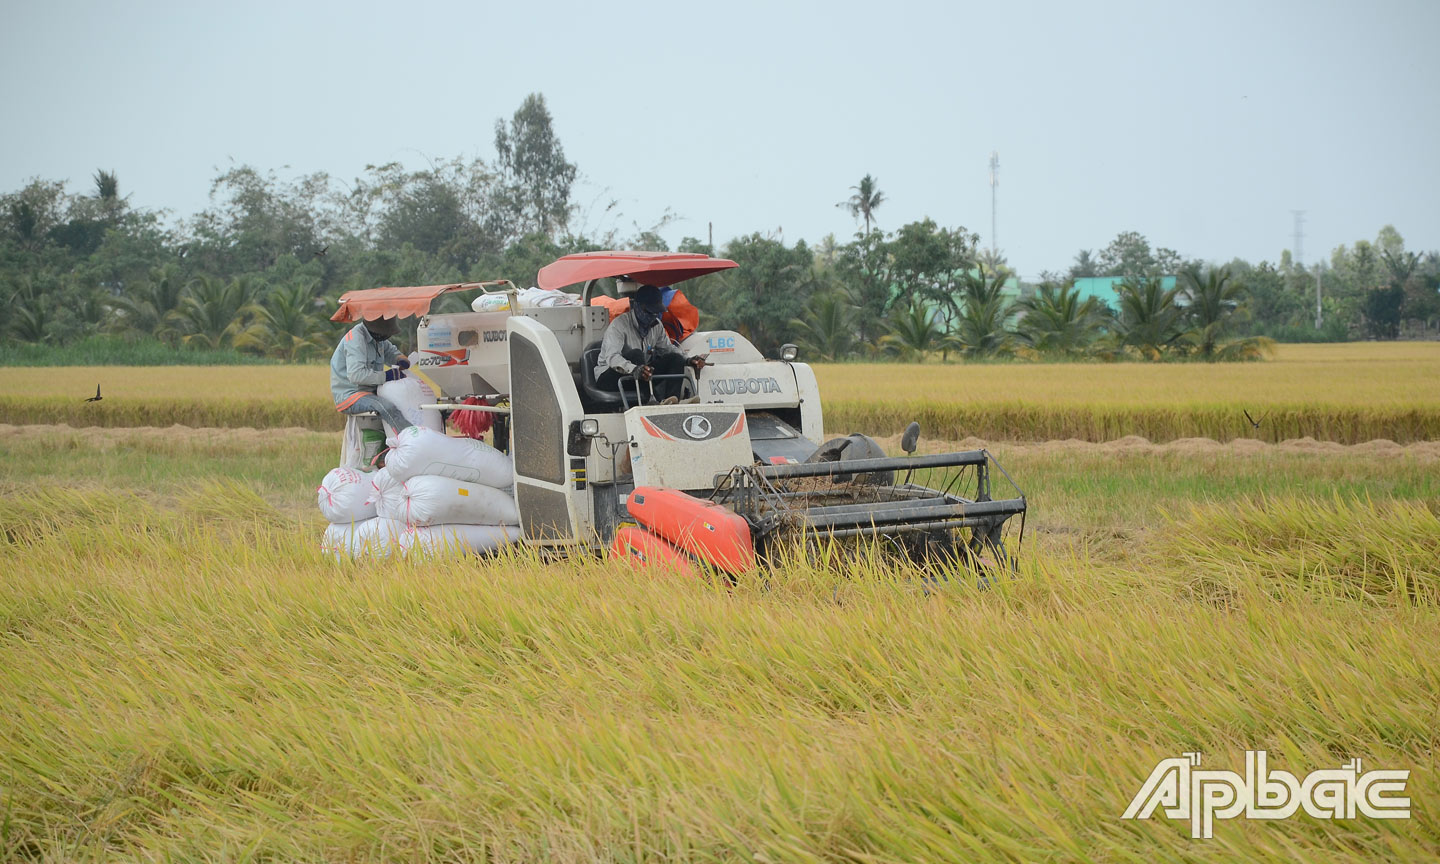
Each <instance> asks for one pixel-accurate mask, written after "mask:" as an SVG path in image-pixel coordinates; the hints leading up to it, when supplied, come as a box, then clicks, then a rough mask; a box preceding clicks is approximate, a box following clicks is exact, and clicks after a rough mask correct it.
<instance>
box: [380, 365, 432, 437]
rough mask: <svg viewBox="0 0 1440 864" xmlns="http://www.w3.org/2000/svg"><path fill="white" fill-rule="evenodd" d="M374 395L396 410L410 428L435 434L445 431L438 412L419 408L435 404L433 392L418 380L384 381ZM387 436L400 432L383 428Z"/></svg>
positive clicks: (414, 378)
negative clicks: (421, 429)
mask: <svg viewBox="0 0 1440 864" xmlns="http://www.w3.org/2000/svg"><path fill="white" fill-rule="evenodd" d="M375 393H376V395H377V396H379V397H380V398H381V399H384V400H385V401H386V402H389V403H390V404H391V405H394V406H395V407H396V408H399V409H400V413H401V414H404V415H405V419H406V420H409V421H410V425H411V426H422V427H424V428H426V429H432V430H434V431H436V432H442V433H443V432H444V431H445V420H444V419H443V418H441V416H440V411H439V410H438V409H434V408H421V407H420V406H421V405H433V404H434V403H435V391H433V390H431V389H430V386H429V385H428V384H426V383H425V382H424V381H421V380H420V379H419V378H416V377H415V376H413V375H407V376H406V377H404V378H401V379H400V380H398V381H386V382H385V383H384V384H381V385H380V386H379V388H377V389H376V391H375ZM385 432H386V434H387V435H388V436H390V437H392V438H393V437H394V436H395V435H396V434H398V433H399V432H400V430H399V429H391V428H390V427H389V426H386V427H385Z"/></svg>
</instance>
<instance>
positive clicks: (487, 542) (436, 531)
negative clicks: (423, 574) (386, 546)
mask: <svg viewBox="0 0 1440 864" xmlns="http://www.w3.org/2000/svg"><path fill="white" fill-rule="evenodd" d="M519 539H520V529H519V528H514V527H511V526H508V525H429V526H423V527H417V528H411V529H410V530H408V531H406V532H405V535H404V536H403V537H401V538H400V550H401V554H404V555H419V556H423V557H430V556H434V555H443V554H451V555H454V554H457V553H474V552H489V551H491V550H494V549H498V548H500V547H501V546H506V545H508V544H510V543H514V542H515V541H517V540H519Z"/></svg>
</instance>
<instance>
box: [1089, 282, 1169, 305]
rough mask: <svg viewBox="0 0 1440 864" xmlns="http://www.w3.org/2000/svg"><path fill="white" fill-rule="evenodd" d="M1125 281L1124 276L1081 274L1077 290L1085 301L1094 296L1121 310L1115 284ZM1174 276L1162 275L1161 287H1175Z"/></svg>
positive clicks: (1165, 288) (1167, 289) (1166, 288)
mask: <svg viewBox="0 0 1440 864" xmlns="http://www.w3.org/2000/svg"><path fill="white" fill-rule="evenodd" d="M1123 281H1125V277H1124V276H1081V277H1080V278H1078V279H1076V280H1075V292H1076V293H1077V294H1079V295H1080V299H1081V300H1082V301H1083V300H1085V298H1087V297H1094V298H1095V299H1097V300H1099V301H1100V302H1101V303H1103V304H1105V305H1106V306H1108V307H1110V308H1111V309H1114V310H1117V311H1118V310H1119V307H1120V303H1119V296H1118V295H1117V294H1116V293H1115V286H1116V285H1119V284H1120V283H1121V282H1123ZM1175 284H1176V279H1175V277H1174V276H1161V277H1160V287H1161V288H1162V289H1163V290H1165V291H1169V290H1171V289H1173V288H1174V287H1175Z"/></svg>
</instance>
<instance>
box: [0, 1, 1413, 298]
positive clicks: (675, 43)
mask: <svg viewBox="0 0 1440 864" xmlns="http://www.w3.org/2000/svg"><path fill="white" fill-rule="evenodd" d="M0 10H3V13H0V14H3V18H0V130H4V134H3V135H0V192H10V191H15V190H17V189H19V188H20V187H21V186H23V185H24V184H25V183H26V182H28V181H29V180H30V179H31V178H35V177H41V178H46V179H53V180H67V181H68V182H69V189H70V191H72V192H88V191H89V190H90V189H91V188H92V185H91V180H90V178H91V175H93V173H94V172H95V171H96V170H97V169H101V168H103V169H106V170H113V171H115V172H116V173H117V174H118V176H119V179H120V184H121V192H122V194H126V195H128V196H129V197H130V201H131V203H132V204H135V205H138V206H142V207H149V208H166V209H168V210H170V211H172V213H173V214H174V216H175V217H176V218H180V217H186V216H189V215H190V214H193V213H195V212H197V211H198V210H201V209H203V208H204V207H206V206H207V204H208V195H209V189H210V181H211V180H212V179H213V178H214V177H215V176H216V175H217V174H219V173H220V172H221V171H224V170H225V169H226V168H228V167H230V166H232V165H239V164H250V165H254V166H256V167H259V168H262V169H276V170H278V171H280V173H281V174H282V176H295V175H297V174H302V173H309V172H313V171H322V170H323V171H326V172H329V173H330V174H332V175H334V176H336V177H337V178H340V179H342V180H349V179H353V178H354V177H356V176H358V175H359V174H361V173H362V172H363V170H364V168H365V166H366V165H367V164H382V163H385V162H390V161H400V162H403V163H404V164H406V165H407V166H408V167H411V168H421V167H424V165H425V164H426V161H427V159H434V158H449V157H454V156H464V157H467V158H468V157H480V158H482V159H486V160H490V159H492V158H493V156H494V146H493V143H494V125H495V121H496V119H497V118H502V117H503V118H509V116H510V115H511V114H512V113H513V112H514V111H515V109H516V108H517V107H519V105H520V103H521V102H522V101H523V100H524V98H525V96H526V95H527V94H529V93H532V92H539V93H543V94H544V96H545V99H546V102H547V103H548V105H549V108H550V111H551V114H552V116H553V118H554V125H555V130H556V133H557V135H558V137H559V139H560V141H561V143H562V144H563V146H564V148H565V153H566V156H567V157H568V158H569V160H570V161H572V162H574V163H576V164H577V165H578V166H579V168H580V175H581V176H580V181H579V182H578V183H577V185H576V188H575V190H574V196H573V197H574V199H575V202H576V203H577V205H579V211H578V213H577V216H576V223H575V224H576V226H577V227H579V228H581V229H585V230H589V231H591V232H598V231H603V230H608V229H611V228H614V229H618V230H619V232H620V235H621V236H633V235H634V234H635V233H637V231H638V229H644V228H649V227H650V226H652V225H654V224H656V223H657V222H659V221H660V220H661V219H662V217H663V216H664V215H665V214H666V213H667V212H669V213H671V214H673V215H674V216H675V217H676V218H675V220H674V221H673V222H671V223H670V224H669V225H668V226H667V227H666V228H665V229H664V230H663V231H662V232H661V233H662V236H664V237H666V238H667V240H669V242H670V243H671V245H672V246H673V245H675V244H676V243H678V241H679V240H680V239H681V238H682V237H684V236H687V235H689V236H694V237H699V238H701V239H704V238H705V237H706V234H707V226H708V225H710V224H712V223H713V226H714V237H715V239H716V241H717V242H719V243H723V242H724V241H725V240H727V239H729V238H731V237H734V236H736V235H740V234H748V233H751V232H760V233H762V234H768V235H771V236H778V237H782V238H783V239H784V240H785V241H787V242H791V243H793V242H794V241H796V240H800V239H804V240H807V241H809V242H812V243H813V242H816V241H819V240H820V239H821V238H823V237H824V236H825V235H827V234H831V233H833V234H835V235H836V237H837V238H838V239H839V240H840V241H841V242H844V241H846V240H847V239H848V238H849V237H850V236H851V235H852V234H853V233H854V232H855V230H856V224H855V221H854V220H853V219H852V218H851V216H850V214H849V213H848V212H846V211H845V210H844V209H842V208H838V207H837V206H836V204H837V203H838V202H840V201H842V200H844V199H845V198H847V197H848V196H849V195H850V194H851V190H850V187H851V186H854V185H855V184H857V183H858V182H859V180H860V178H861V177H862V176H863V175H865V174H867V173H868V174H871V175H873V176H874V177H875V178H876V180H877V181H878V184H879V187H880V189H881V190H882V191H883V192H884V194H885V200H884V203H883V204H882V206H881V207H880V208H879V210H878V211H877V214H876V215H877V217H878V221H879V225H880V227H882V228H885V229H887V230H893V229H895V228H898V227H899V226H901V225H902V224H905V223H907V222H911V221H915V220H918V219H922V218H925V217H927V216H928V217H929V218H931V219H934V220H935V221H936V222H937V223H939V224H940V225H942V226H946V227H956V226H964V227H966V228H967V229H969V230H972V231H975V232H977V233H979V234H980V235H981V240H982V243H983V244H984V245H987V246H988V245H990V244H991V242H992V230H991V188H990V185H989V183H988V161H989V158H990V154H991V153H992V152H996V153H998V156H999V162H1000V171H999V186H998V189H997V190H996V196H997V202H998V203H997V217H996V230H995V231H994V237H993V239H994V240H995V241H996V242H997V245H998V247H999V249H1000V251H1001V252H1002V253H1003V254H1004V255H1005V256H1006V257H1007V258H1008V260H1009V261H1010V263H1011V264H1012V266H1014V267H1016V268H1017V269H1018V270H1019V272H1020V274H1021V275H1022V276H1023V277H1025V278H1034V277H1035V276H1038V275H1039V273H1040V272H1042V271H1045V270H1064V269H1066V268H1067V267H1068V266H1069V264H1070V263H1071V262H1072V261H1073V259H1074V256H1075V254H1076V252H1077V251H1078V250H1080V249H1092V250H1097V251H1098V250H1099V249H1101V248H1103V247H1104V246H1105V245H1106V244H1107V243H1109V242H1110V240H1111V239H1113V238H1114V237H1115V235H1117V234H1118V233H1120V232H1122V231H1131V230H1133V231H1139V232H1141V233H1142V234H1144V235H1146V236H1147V237H1148V238H1149V239H1150V241H1151V243H1152V244H1154V245H1157V246H1166V247H1170V248H1173V249H1176V250H1178V251H1179V252H1181V253H1182V254H1184V255H1185V256H1187V257H1195V258H1201V259H1205V260H1210V261H1228V260H1230V259H1231V258H1233V257H1241V258H1245V259H1247V260H1250V261H1259V260H1262V259H1266V260H1271V261H1275V260H1278V258H1279V256H1280V254H1281V251H1282V250H1284V249H1287V248H1291V247H1292V245H1293V243H1292V235H1293V231H1294V218H1293V216H1292V211H1294V210H1303V211H1305V237H1304V257H1305V259H1306V260H1307V261H1314V260H1316V259H1317V258H1318V257H1321V256H1325V255H1328V253H1329V250H1331V249H1333V248H1334V247H1335V246H1337V245H1339V244H1342V243H1345V244H1350V243H1354V242H1355V241H1356V240H1358V239H1371V240H1373V239H1374V237H1375V235H1376V233H1377V232H1378V231H1379V229H1380V228H1381V227H1382V226H1383V225H1386V224H1393V225H1394V226H1395V227H1396V228H1397V229H1398V230H1399V231H1400V233H1401V234H1402V235H1403V236H1404V238H1405V240H1406V245H1407V247H1408V248H1410V249H1416V250H1429V249H1437V248H1440V146H1437V144H1440V134H1437V133H1440V48H1437V43H1436V42H1435V38H1434V37H1435V35H1436V34H1437V33H1440V2H1437V0H1368V2H1358V0H1357V2H1337V0H1305V2H1282V0H1249V2H1220V0H1189V2H1183V3H1180V2H1168V0H1148V2H1120V0H1087V2H1073V0H1063V2H1019V0H1012V2H999V0H995V2H989V3H970V2H932V3H923V2H903V0H891V2H882V3H876V2H873V0H872V2H864V3H859V2H849V0H829V2H813V3H784V2H759V3H751V2H744V0H739V2H726V3H706V4H697V3H680V2H673V0H672V2H669V3H627V2H620V0H616V2H606V3H601V2H569V0H551V2H547V3H528V4H526V3H514V2H512V3H505V4H492V3H485V2H471V3H461V2H410V3H404V4H401V3H371V2H345V3H314V2H306V0H292V2H283V3H277V2H268V0H260V2H245V3H225V4H219V3H205V2H199V3H197V2H194V0H188V2H176V3H170V2H150V0H135V2H126V3H116V2H73V0H46V2H36V0H0ZM612 200H614V201H618V202H619V203H618V207H617V208H616V209H613V210H607V209H606V207H605V205H606V204H607V203H608V202H610V201H612Z"/></svg>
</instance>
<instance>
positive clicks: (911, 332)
mask: <svg viewBox="0 0 1440 864" xmlns="http://www.w3.org/2000/svg"><path fill="white" fill-rule="evenodd" d="M947 338H948V337H947V336H946V334H945V327H944V325H942V324H941V323H940V319H939V317H938V316H936V315H935V314H934V313H933V312H931V311H930V310H929V309H927V308H925V306H924V305H922V304H920V303H917V302H915V301H914V300H912V301H910V304H909V305H908V306H906V307H904V308H903V309H898V310H895V312H894V313H893V315H892V317H891V320H890V332H888V333H886V334H885V335H884V336H881V337H880V347H881V349H882V350H884V351H885V352H886V353H889V354H893V355H895V356H896V357H898V358H899V359H901V360H915V361H919V362H922V363H923V362H924V361H925V358H926V357H927V356H928V355H930V354H933V353H934V352H936V351H940V350H942V349H944V348H946V347H948V345H947Z"/></svg>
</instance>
